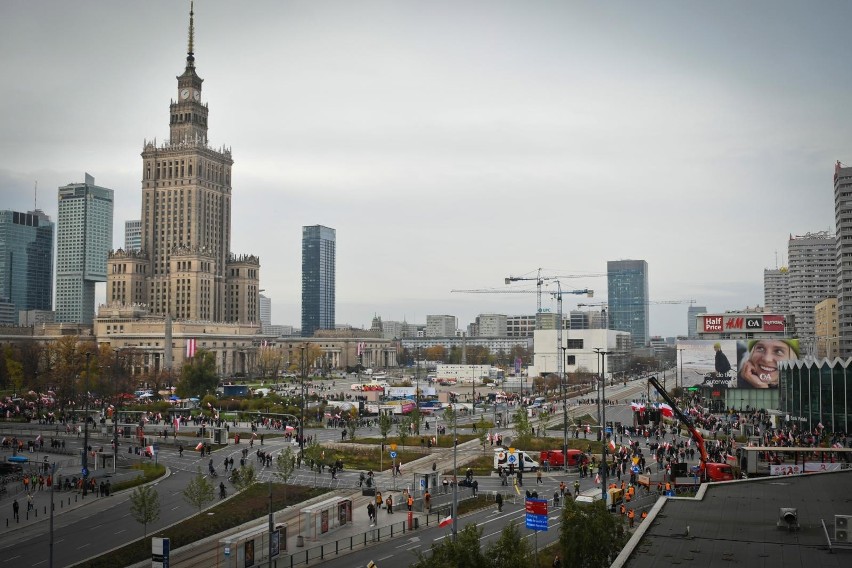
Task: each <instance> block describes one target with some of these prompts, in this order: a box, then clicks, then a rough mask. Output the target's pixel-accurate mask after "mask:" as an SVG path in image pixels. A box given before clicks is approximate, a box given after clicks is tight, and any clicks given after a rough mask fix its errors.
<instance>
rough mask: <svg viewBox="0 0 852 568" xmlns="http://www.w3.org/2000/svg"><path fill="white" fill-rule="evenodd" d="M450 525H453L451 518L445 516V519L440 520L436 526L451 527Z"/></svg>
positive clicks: (450, 516)
mask: <svg viewBox="0 0 852 568" xmlns="http://www.w3.org/2000/svg"><path fill="white" fill-rule="evenodd" d="M451 524H453V516H452V515H447V516H446V517H444V518H443V519H441V521H440V522H439V523H438V526H439V527H445V526H447V525H451Z"/></svg>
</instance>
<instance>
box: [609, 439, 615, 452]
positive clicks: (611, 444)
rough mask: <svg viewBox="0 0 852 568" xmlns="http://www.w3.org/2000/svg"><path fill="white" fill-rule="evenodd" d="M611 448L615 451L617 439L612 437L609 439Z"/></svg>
mask: <svg viewBox="0 0 852 568" xmlns="http://www.w3.org/2000/svg"><path fill="white" fill-rule="evenodd" d="M609 448H610V449H611V450H612V451H613V452H614V451H615V440H613V439H612V438H610V439H609Z"/></svg>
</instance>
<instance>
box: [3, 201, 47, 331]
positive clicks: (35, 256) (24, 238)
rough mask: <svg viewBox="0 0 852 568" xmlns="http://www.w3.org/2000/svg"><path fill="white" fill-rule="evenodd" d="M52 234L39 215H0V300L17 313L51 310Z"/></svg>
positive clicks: (41, 214) (38, 213)
mask: <svg viewBox="0 0 852 568" xmlns="http://www.w3.org/2000/svg"><path fill="white" fill-rule="evenodd" d="M53 231H54V225H53V222H52V221H51V220H50V217H48V216H47V215H45V214H44V212H43V211H40V210H35V211H30V212H28V213H20V212H18V211H8V210H7V211H0V298H2V299H5V300H8V301H10V302H11V303H12V304H14V310H15V314H14V315H15V318H16V321H14V322H7V323H18V322H17V312H18V311H21V310H47V311H49V310H51V309H52V303H53V302H52V297H51V296H52V289H53Z"/></svg>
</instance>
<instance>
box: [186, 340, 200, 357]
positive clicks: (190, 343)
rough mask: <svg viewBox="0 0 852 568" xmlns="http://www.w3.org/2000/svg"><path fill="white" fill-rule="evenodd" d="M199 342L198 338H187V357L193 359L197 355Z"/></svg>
mask: <svg viewBox="0 0 852 568" xmlns="http://www.w3.org/2000/svg"><path fill="white" fill-rule="evenodd" d="M197 346H198V342H197V340H196V339H187V340H186V358H187V359H192V358H193V357H195V350H196V349H197Z"/></svg>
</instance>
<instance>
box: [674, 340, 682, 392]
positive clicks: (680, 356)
mask: <svg viewBox="0 0 852 568" xmlns="http://www.w3.org/2000/svg"><path fill="white" fill-rule="evenodd" d="M683 350H684V347H678V348H677V354H678V357H677V358H678V359H679V360H680V361H679V362H680V386H681V388H683ZM676 386H677V385H675V387H676Z"/></svg>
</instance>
